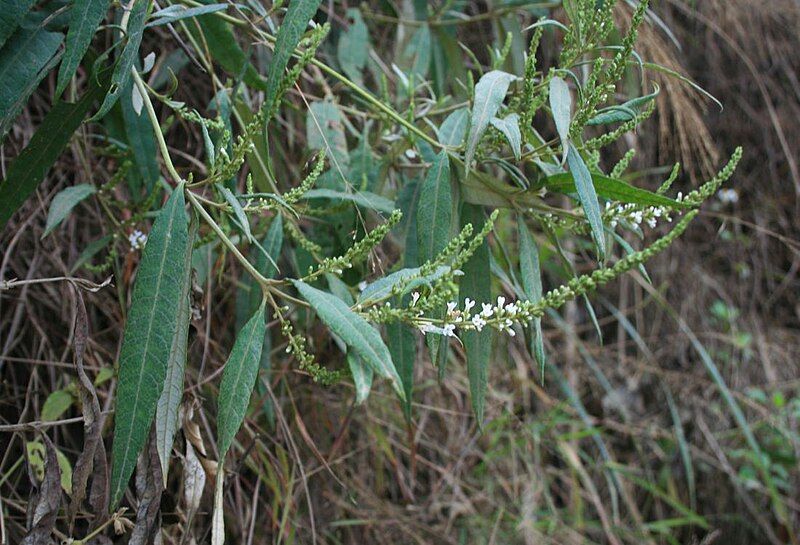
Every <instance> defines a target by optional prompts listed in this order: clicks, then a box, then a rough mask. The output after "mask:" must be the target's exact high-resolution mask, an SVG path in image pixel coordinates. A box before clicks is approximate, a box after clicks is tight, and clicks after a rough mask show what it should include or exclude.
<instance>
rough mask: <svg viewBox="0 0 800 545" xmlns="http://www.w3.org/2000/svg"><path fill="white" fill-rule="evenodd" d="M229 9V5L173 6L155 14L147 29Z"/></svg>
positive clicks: (146, 26)
mask: <svg viewBox="0 0 800 545" xmlns="http://www.w3.org/2000/svg"><path fill="white" fill-rule="evenodd" d="M228 7H229V4H209V5H207V6H198V7H195V8H187V7H186V6H181V5H177V4H173V5H171V6H168V7H166V8H164V9H160V10H158V11H157V12H155V13H153V15H152V16H151V21H150V22H149V23H147V24H146V25H145V28H150V27H154V26H161V25H166V24H169V23H174V22H176V21H180V20H183V19H191V18H192V17H199V16H200V15H208V14H210V13H216V12H218V11H225V10H226V9H228Z"/></svg>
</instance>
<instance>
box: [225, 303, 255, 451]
mask: <svg viewBox="0 0 800 545" xmlns="http://www.w3.org/2000/svg"><path fill="white" fill-rule="evenodd" d="M266 332H267V323H266V320H265V309H264V304H263V303H262V304H261V306H259V307H258V310H257V311H256V313H255V314H253V316H252V318H250V320H249V321H248V322H247V323H246V324H245V326H244V327H243V328H242V330H241V331H239V334H238V335H237V336H236V341H235V342H234V343H233V348H232V349H231V353H230V355H229V356H228V361H227V362H226V363H225V370H224V371H223V372H222V383H221V384H220V387H219V408H218V410H217V446H218V447H219V452H220V459H223V458H224V457H225V453H227V452H228V449H229V448H230V446H231V444H232V443H233V438H234V437H236V432H237V431H239V426H241V425H242V422H243V421H244V417H245V413H246V411H247V405H248V403H250V394H251V393H252V392H253V388H254V387H255V385H256V376H257V375H258V367H259V363H260V361H261V349H262V347H263V344H264V335H265V334H266Z"/></svg>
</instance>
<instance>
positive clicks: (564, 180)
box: [544, 172, 686, 208]
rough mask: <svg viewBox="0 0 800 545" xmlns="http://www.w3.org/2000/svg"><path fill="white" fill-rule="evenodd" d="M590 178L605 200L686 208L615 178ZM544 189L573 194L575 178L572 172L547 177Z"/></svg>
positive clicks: (599, 175)
mask: <svg viewBox="0 0 800 545" xmlns="http://www.w3.org/2000/svg"><path fill="white" fill-rule="evenodd" d="M591 177H592V182H593V184H594V188H595V191H597V194H598V195H600V196H601V197H604V198H606V199H610V200H614V201H620V202H624V203H633V204H640V205H642V206H667V207H671V208H685V207H686V205H685V204H683V203H680V202H678V201H676V200H673V199H670V198H669V197H665V196H663V195H659V194H658V193H653V192H652V191H648V190H646V189H642V188H640V187H636V186H633V185H630V184H629V183H627V182H624V181H622V180H618V179H616V178H610V177H608V176H603V175H602V174H596V173H592V174H591ZM544 187H546V188H547V189H549V190H550V191H555V192H557V193H574V192H575V191H576V183H575V177H574V175H573V173H572V172H562V173H560V174H556V175H554V176H548V177H547V178H545V180H544Z"/></svg>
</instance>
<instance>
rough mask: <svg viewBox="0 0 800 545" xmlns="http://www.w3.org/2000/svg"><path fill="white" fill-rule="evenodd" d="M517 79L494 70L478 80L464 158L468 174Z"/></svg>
mask: <svg viewBox="0 0 800 545" xmlns="http://www.w3.org/2000/svg"><path fill="white" fill-rule="evenodd" d="M515 79H516V76H513V75H511V74H508V73H506V72H503V71H501V70H492V71H491V72H487V73H486V74H484V75H483V77H481V79H480V80H478V83H477V85H475V104H474V105H473V107H472V119H471V123H470V127H469V135H468V136H467V151H466V155H465V158H464V163H465V165H466V169H467V174H469V170H470V168H471V166H472V159H473V158H474V157H475V150H476V149H477V148H478V142H480V139H481V137H482V136H483V133H484V132H486V128H487V127H488V126H489V122H490V121H491V120H492V118H493V117H494V116H495V115H496V114H497V111H498V110H499V109H500V106H501V105H502V104H503V100H504V99H505V98H506V93H507V92H508V86H509V85H511V82H512V81H514V80H515Z"/></svg>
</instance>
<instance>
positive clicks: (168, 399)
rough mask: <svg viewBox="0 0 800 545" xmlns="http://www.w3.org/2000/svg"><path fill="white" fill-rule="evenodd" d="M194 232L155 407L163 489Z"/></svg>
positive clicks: (183, 348)
mask: <svg viewBox="0 0 800 545" xmlns="http://www.w3.org/2000/svg"><path fill="white" fill-rule="evenodd" d="M196 232H197V223H196V222H192V225H191V227H190V229H189V235H188V242H187V244H186V249H185V251H184V254H183V277H182V278H181V279H180V286H179V289H180V300H179V302H178V305H179V313H178V322H177V323H178V327H177V329H176V331H175V336H174V337H173V338H172V347H171V348H170V352H169V360H168V361H167V374H166V377H165V379H164V388H162V390H161V397H159V398H158V404H157V405H156V449H157V450H158V458H159V460H161V476H162V477H163V478H164V486H165V487H166V486H167V474H168V472H169V455H170V452H171V451H172V444H173V442H174V440H175V432H176V431H177V430H178V409H179V408H180V405H181V399H182V398H183V372H184V369H185V368H186V353H187V349H188V346H187V345H188V340H189V321H190V310H191V301H190V297H189V293H190V289H191V286H192V248H193V245H194V238H195V234H196Z"/></svg>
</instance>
